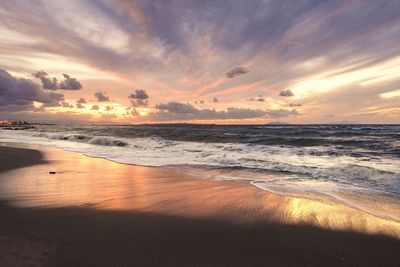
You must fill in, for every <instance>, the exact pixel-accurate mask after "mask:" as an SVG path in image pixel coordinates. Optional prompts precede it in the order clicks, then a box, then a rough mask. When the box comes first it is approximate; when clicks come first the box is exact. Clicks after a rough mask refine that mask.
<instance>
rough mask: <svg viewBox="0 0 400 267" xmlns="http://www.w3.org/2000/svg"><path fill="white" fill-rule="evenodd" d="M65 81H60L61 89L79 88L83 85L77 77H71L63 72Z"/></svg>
mask: <svg viewBox="0 0 400 267" xmlns="http://www.w3.org/2000/svg"><path fill="white" fill-rule="evenodd" d="M63 76H64V81H62V82H60V89H63V90H79V89H82V85H81V83H80V82H78V80H77V79H75V78H72V77H70V76H69V75H68V74H65V73H64V74H63Z"/></svg>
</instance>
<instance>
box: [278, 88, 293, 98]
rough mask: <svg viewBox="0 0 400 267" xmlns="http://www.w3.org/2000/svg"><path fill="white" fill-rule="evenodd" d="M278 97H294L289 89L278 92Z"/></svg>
mask: <svg viewBox="0 0 400 267" xmlns="http://www.w3.org/2000/svg"><path fill="white" fill-rule="evenodd" d="M279 95H280V96H284V97H291V96H294V94H293V92H292V91H290V90H289V89H287V90H283V91H280V92H279Z"/></svg>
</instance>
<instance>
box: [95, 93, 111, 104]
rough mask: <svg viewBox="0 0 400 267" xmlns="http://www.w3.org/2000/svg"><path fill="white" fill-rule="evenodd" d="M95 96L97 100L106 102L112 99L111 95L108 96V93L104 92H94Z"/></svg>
mask: <svg viewBox="0 0 400 267" xmlns="http://www.w3.org/2000/svg"><path fill="white" fill-rule="evenodd" d="M94 97H96V99H97V102H106V101H110V97H108V96H107V95H106V93H103V92H96V93H95V94H94Z"/></svg>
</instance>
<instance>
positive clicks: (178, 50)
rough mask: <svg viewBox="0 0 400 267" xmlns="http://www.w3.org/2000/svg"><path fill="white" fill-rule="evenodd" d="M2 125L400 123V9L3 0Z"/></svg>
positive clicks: (393, 4)
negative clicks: (11, 121) (12, 121)
mask: <svg viewBox="0 0 400 267" xmlns="http://www.w3.org/2000/svg"><path fill="white" fill-rule="evenodd" d="M0 119H21V120H22V119H23V120H31V121H51V122H86V123H87V122H89V123H99V122H100V123H103V122H104V123H151V122H192V123H223V124H237V123H246V124H247V123H268V122H276V121H280V122H288V123H330V122H360V123H400V1H399V0H391V1H390V0H388V1H384V0H382V1H377V0H370V1H369V0H343V1H334V0H327V1H321V0H298V1H293V0H290V1H284V0H276V1H274V0H270V1H268V0H260V1H256V0H254V1H237V0H232V1H227V0H226V1H222V0H221V1H219V0H213V1H211V0H210V1H206V0H204V1H197V0H191V1H189V0H185V1H184V0H182V1H179V0H174V1H173V0H171V1H168V0H159V1H148V0H142V1H134V0H127V1H124V0H115V1H112V0H86V1H82V0H76V1H74V0H68V1H67V0H65V1H62V0H57V1H50V0H48V1H40V0H25V1H17V0H13V1H11V0H0Z"/></svg>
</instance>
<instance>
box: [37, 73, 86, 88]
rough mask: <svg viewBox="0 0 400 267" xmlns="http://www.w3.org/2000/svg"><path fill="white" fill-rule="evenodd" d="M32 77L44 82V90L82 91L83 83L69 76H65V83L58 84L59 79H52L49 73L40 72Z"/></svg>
mask: <svg viewBox="0 0 400 267" xmlns="http://www.w3.org/2000/svg"><path fill="white" fill-rule="evenodd" d="M32 75H33V76H34V77H36V78H38V79H40V81H41V82H42V87H43V89H48V90H80V89H82V85H81V83H80V82H79V81H78V80H77V79H75V78H72V77H70V76H69V75H68V74H65V73H64V74H63V76H64V81H61V82H58V80H57V78H54V77H53V78H50V77H49V75H48V74H47V72H45V71H43V70H39V71H37V72H35V73H32Z"/></svg>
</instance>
